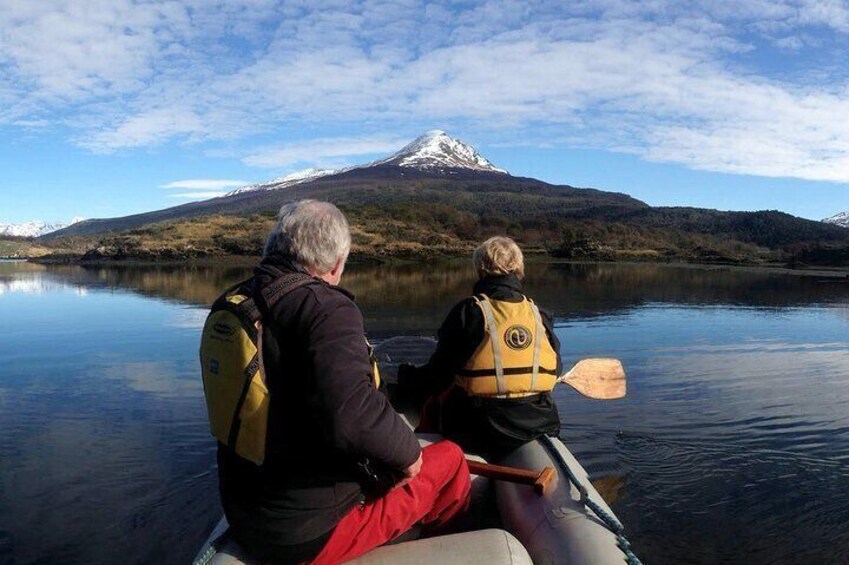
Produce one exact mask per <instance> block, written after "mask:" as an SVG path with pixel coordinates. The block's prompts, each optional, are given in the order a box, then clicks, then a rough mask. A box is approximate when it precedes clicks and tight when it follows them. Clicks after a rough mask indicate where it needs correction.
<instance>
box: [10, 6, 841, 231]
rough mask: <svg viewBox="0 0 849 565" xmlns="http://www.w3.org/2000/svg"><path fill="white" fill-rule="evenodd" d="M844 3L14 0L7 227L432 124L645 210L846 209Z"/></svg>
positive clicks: (340, 158) (329, 162)
mask: <svg viewBox="0 0 849 565" xmlns="http://www.w3.org/2000/svg"><path fill="white" fill-rule="evenodd" d="M847 46H849V2H847V1H842V0H733V1H726V0H703V1H698V0H694V1H690V2H679V1H675V0H646V1H624V0H572V1H570V2H555V1H550V2H535V1H533V0H521V1H511V0H505V1H474V0H468V1H459V2H441V3H440V2H434V3H423V2H419V1H416V0H401V1H387V2H384V1H380V0H374V1H372V0H365V1H351V0H344V1H339V2H333V1H327V2H320V1H306V0H302V1H291V2H286V1H284V2H277V1H273V0H226V1H225V0H221V1H215V0H188V1H177V0H150V1H131V0H69V1H62V0H39V1H38V2H32V1H29V0H2V2H0V194H1V195H2V196H3V198H2V199H0V223H2V222H21V221H26V220H34V219H41V220H50V221H54V220H67V219H70V218H71V217H74V216H84V217H109V216H117V215H124V214H129V213H134V212H140V211H146V210H151V209H158V208H162V207H166V206H170V205H175V204H179V203H182V202H186V201H188V200H191V199H201V198H208V197H210V196H214V195H217V194H220V193H222V192H224V191H227V190H230V189H232V188H234V187H237V186H240V185H242V184H247V183H252V182H259V181H264V180H268V179H271V178H274V177H278V176H281V175H285V174H288V173H291V172H294V171H297V170H300V169H303V168H306V167H335V166H341V165H348V164H356V163H363V162H366V161H369V160H372V159H375V158H379V157H383V156H385V155H386V154H389V153H391V152H393V151H395V150H397V149H399V148H400V147H401V146H402V145H404V144H405V143H406V142H408V141H410V140H412V139H413V138H414V137H416V136H417V135H419V134H421V133H423V132H424V131H426V130H429V129H434V128H439V129H443V130H445V131H447V132H448V133H449V134H450V135H452V136H454V137H457V138H460V139H461V140H463V141H466V142H467V143H470V144H472V145H474V146H475V147H477V148H478V150H479V151H480V152H481V153H482V154H483V155H484V156H485V157H487V158H488V159H489V160H490V161H492V162H493V163H495V164H496V165H497V166H499V167H502V168H505V169H507V170H509V171H510V172H511V173H513V174H516V175H523V176H532V177H536V178H540V179H542V180H545V181H548V182H552V183H558V184H571V185H573V186H584V187H596V188H601V189H605V190H613V191H618V192H625V193H628V194H631V195H633V196H635V197H637V198H640V199H642V200H645V201H646V202H648V203H649V204H653V205H687V206H703V207H710V208H719V209H740V210H755V209H779V210H783V211H787V212H790V213H793V214H796V215H799V216H803V217H807V218H812V219H821V218H823V217H825V216H829V215H832V214H834V213H837V212H839V211H843V210H849V48H847Z"/></svg>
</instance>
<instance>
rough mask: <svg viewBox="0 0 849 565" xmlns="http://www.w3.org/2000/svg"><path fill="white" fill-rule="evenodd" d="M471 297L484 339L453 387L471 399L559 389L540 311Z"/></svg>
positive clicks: (527, 305)
mask: <svg viewBox="0 0 849 565" xmlns="http://www.w3.org/2000/svg"><path fill="white" fill-rule="evenodd" d="M481 296H482V297H481V298H478V297H475V302H476V304H477V305H478V307H479V308H480V309H481V312H482V313H483V319H484V324H485V326H484V327H485V329H484V338H483V340H482V341H481V343H480V345H479V346H478V347H477V349H476V350H475V352H474V353H473V354H472V356H471V357H470V358H469V360H468V361H466V364H465V365H464V366H463V367H462V368H461V369H460V370H459V371H458V372H457V374H456V375H455V378H454V382H455V384H456V385H457V386H459V387H461V388H463V389H464V390H465V391H466V392H467V393H468V394H469V395H471V396H488V397H495V398H517V397H523V396H530V395H532V394H537V393H540V392H548V391H551V390H552V389H553V388H554V385H555V384H556V383H557V376H558V375H557V352H555V351H554V348H552V347H551V343H550V342H549V340H548V336H547V335H546V331H545V326H543V323H542V317H541V316H540V313H539V308H537V306H536V304H534V303H533V301H532V300H530V299H529V298H527V297H523V299H522V301H521V302H508V301H506V300H491V299H490V298H488V297H487V296H485V295H481Z"/></svg>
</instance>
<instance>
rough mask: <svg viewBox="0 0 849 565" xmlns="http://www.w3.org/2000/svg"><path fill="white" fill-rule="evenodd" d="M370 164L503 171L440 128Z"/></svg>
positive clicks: (431, 168)
mask: <svg viewBox="0 0 849 565" xmlns="http://www.w3.org/2000/svg"><path fill="white" fill-rule="evenodd" d="M374 165H398V166H399V167H410V168H415V169H421V170H426V171H432V170H440V169H444V168H458V169H471V170H475V171H489V172H493V173H504V174H507V171H505V170H504V169H499V168H498V167H496V166H494V165H493V164H492V163H490V162H489V161H487V160H486V159H485V158H484V157H482V156H481V155H480V153H478V152H477V151H476V150H475V148H474V147H472V146H471V145H466V144H465V143H463V142H462V141H460V140H459V139H455V138H453V137H451V136H449V135H448V134H447V133H445V132H444V131H441V130H431V131H429V132H427V133H425V134H424V135H422V136H421V137H418V138H416V139H415V140H414V141H413V142H412V143H410V144H408V145H407V146H406V147H404V148H403V149H401V150H400V151H399V152H398V153H396V154H394V155H392V156H391V157H389V158H388V159H384V160H382V161H378V162H376V163H374Z"/></svg>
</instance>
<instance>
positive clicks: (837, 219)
mask: <svg viewBox="0 0 849 565" xmlns="http://www.w3.org/2000/svg"><path fill="white" fill-rule="evenodd" d="M823 222H825V223H826V224H834V225H836V226H840V227H843V228H849V212H840V213H839V214H835V215H834V216H831V217H830V218H826V219H824V220H823Z"/></svg>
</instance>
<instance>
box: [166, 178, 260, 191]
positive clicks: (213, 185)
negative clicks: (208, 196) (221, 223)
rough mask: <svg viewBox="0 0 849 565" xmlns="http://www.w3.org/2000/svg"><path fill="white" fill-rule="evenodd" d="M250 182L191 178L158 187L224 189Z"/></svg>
mask: <svg viewBox="0 0 849 565" xmlns="http://www.w3.org/2000/svg"><path fill="white" fill-rule="evenodd" d="M247 184H250V183H249V182H245V181H243V180H215V179H192V180H178V181H174V182H169V183H168V184H163V185H160V186H159V188H181V189H186V190H210V189H224V188H237V187H240V186H245V185H247Z"/></svg>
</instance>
